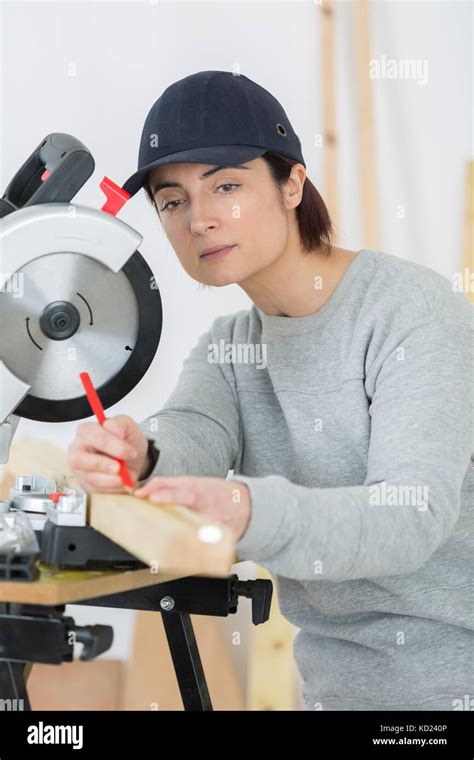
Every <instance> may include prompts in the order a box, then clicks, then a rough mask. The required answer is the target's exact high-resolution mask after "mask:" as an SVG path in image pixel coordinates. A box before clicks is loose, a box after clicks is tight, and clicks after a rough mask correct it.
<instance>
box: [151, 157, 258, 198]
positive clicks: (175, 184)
mask: <svg viewBox="0 0 474 760" xmlns="http://www.w3.org/2000/svg"><path fill="white" fill-rule="evenodd" d="M223 169H250V167H249V166H242V165H239V166H236V165H235V164H234V165H233V166H232V165H229V166H214V167H213V168H212V169H208V170H207V172H204V174H201V176H200V177H199V179H206V177H210V176H211V174H215V173H216V172H220V171H222V170H223ZM164 187H181V188H182V189H184V188H183V185H182V184H181V183H180V182H174V181H173V180H170V181H168V182H159V183H157V184H156V185H154V186H153V187H152V188H151V192H152V195H156V194H157V193H158V192H159V191H160V190H162V189H163V188H164Z"/></svg>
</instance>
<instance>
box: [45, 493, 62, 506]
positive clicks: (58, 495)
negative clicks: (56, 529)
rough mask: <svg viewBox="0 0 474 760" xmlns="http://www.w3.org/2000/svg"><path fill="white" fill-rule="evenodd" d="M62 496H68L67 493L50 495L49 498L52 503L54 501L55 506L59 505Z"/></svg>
mask: <svg viewBox="0 0 474 760" xmlns="http://www.w3.org/2000/svg"><path fill="white" fill-rule="evenodd" d="M60 496H66V494H65V493H50V494H49V498H50V499H51V501H54V503H55V504H57V503H58V501H59V497H60Z"/></svg>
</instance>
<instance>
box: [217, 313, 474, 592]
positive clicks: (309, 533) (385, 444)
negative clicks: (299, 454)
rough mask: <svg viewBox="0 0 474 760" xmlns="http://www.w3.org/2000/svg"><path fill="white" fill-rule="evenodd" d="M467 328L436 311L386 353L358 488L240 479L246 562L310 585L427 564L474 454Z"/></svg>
mask: <svg viewBox="0 0 474 760" xmlns="http://www.w3.org/2000/svg"><path fill="white" fill-rule="evenodd" d="M461 322H462V320H456V319H445V318H444V316H440V315H434V314H432V315H431V316H429V317H428V318H425V319H424V320H422V321H418V322H417V323H416V324H412V325H404V326H403V329H402V328H401V327H400V329H398V330H396V331H395V334H394V332H393V331H392V334H391V335H390V334H389V335H388V336H387V339H386V340H385V341H384V342H383V344H381V345H380V346H379V347H378V349H377V351H376V355H375V356H373V357H372V359H371V362H370V366H369V367H368V368H367V369H366V389H367V388H368V387H370V388H371V389H372V391H371V397H369V396H368V397H369V401H370V402H371V403H370V407H369V414H370V418H371V427H370V441H369V451H368V463H367V476H366V479H365V482H364V483H363V484H362V485H356V486H351V487H340V488H308V487H305V486H300V485H296V484H294V483H291V482H290V481H289V480H287V479H286V478H285V477H282V476H279V475H269V476H266V477H262V478H258V477H247V476H245V475H234V476H233V478H232V479H233V480H236V481H240V482H243V483H245V484H247V486H248V487H249V490H250V493H251V499H252V515H251V519H250V522H249V525H248V528H247V531H246V533H245V534H244V536H243V537H242V538H241V539H240V541H239V542H238V544H237V550H238V554H239V556H240V558H242V559H250V560H254V561H256V562H258V563H259V564H261V565H263V566H265V567H266V568H267V569H268V570H270V572H273V573H276V574H278V575H282V576H285V577H287V578H292V579H295V580H312V581H314V580H317V579H318V578H324V579H326V580H334V581H342V580H349V579H356V578H368V577H376V576H389V575H404V574H408V573H412V572H414V571H416V570H417V569H419V568H420V567H421V566H422V565H423V564H424V563H425V562H426V561H427V560H428V558H429V557H430V556H431V555H432V554H433V552H434V551H435V550H436V548H437V547H438V546H439V545H440V543H441V542H442V541H443V540H444V539H445V538H446V537H447V536H448V535H449V533H450V532H451V531H452V529H453V526H454V525H455V523H456V520H457V518H458V515H459V510H460V492H461V487H462V482H463V479H464V477H465V474H466V471H467V468H468V464H469V458H470V455H471V452H472V450H473V441H472V436H473V389H474V383H473V379H474V378H473V351H472V333H470V330H469V324H462V323H461ZM366 393H367V390H366ZM414 487H418V488H416V490H415V488H414ZM407 488H409V489H410V488H411V491H410V493H411V494H412V497H411V498H409V499H406V498H403V496H402V494H403V493H405V494H406V493H407V491H406V489H407ZM415 493H416V494H417V498H415ZM394 494H395V500H393V496H394ZM420 495H421V498H420ZM407 502H408V503H407ZM396 504H398V505H396ZM317 573H320V574H317Z"/></svg>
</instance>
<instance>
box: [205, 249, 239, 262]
mask: <svg viewBox="0 0 474 760" xmlns="http://www.w3.org/2000/svg"><path fill="white" fill-rule="evenodd" d="M233 247H234V246H233V245H228V246H227V247H226V248H220V250H218V251H214V253H206V254H204V256H201V259H206V260H207V261H214V259H222V257H223V256H225V255H226V253H229V251H231V250H232V248H233Z"/></svg>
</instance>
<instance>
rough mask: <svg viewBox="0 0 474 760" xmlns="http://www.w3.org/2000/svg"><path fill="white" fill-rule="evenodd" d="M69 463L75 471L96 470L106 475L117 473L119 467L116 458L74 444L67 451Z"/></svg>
mask: <svg viewBox="0 0 474 760" xmlns="http://www.w3.org/2000/svg"><path fill="white" fill-rule="evenodd" d="M69 464H70V465H71V467H72V468H73V469H74V470H75V471H76V472H97V473H104V474H105V473H106V474H108V475H117V474H118V472H119V467H120V465H119V463H118V462H117V461H116V460H114V459H111V458H110V457H108V456H103V455H102V454H99V453H92V452H90V451H87V450H86V449H83V448H81V447H74V446H72V447H71V448H70V451H69Z"/></svg>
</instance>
